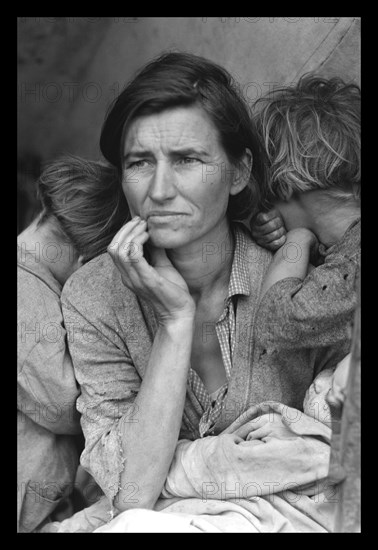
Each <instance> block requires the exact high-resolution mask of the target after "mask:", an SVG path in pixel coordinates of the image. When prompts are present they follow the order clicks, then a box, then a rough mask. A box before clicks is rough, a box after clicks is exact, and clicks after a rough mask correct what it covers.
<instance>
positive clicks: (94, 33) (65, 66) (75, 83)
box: [18, 17, 360, 231]
mask: <svg viewBox="0 0 378 550" xmlns="http://www.w3.org/2000/svg"><path fill="white" fill-rule="evenodd" d="M163 50H164V51H167V50H168V51H169V50H186V51H190V52H192V53H195V54H198V55H202V56H205V57H208V58H209V59H211V60H213V61H215V62H217V63H220V64H221V65H223V66H225V67H226V68H227V69H228V70H229V71H230V72H231V73H232V74H233V75H234V76H235V78H236V79H237V80H238V82H239V83H240V86H241V88H242V92H243V95H244V97H245V98H246V100H247V101H248V102H249V103H253V101H254V100H255V99H257V98H258V97H259V96H261V95H262V94H263V93H265V92H266V91H268V89H269V87H272V86H275V85H276V86H277V85H280V84H285V83H289V82H294V81H296V80H297V79H298V78H299V77H300V76H301V75H302V74H303V73H305V72H307V71H312V70H316V71H319V72H321V73H322V74H324V75H329V76H330V75H339V76H342V77H344V78H346V79H348V80H352V81H356V82H359V80H360V18H356V17H328V18H327V17H198V18H191V17H181V18H175V17H172V18H164V17H161V18H157V17H142V18H136V17H118V18H117V17H68V18H67V17H66V18H64V17H20V18H19V19H18V159H19V163H18V169H19V174H18V190H19V195H20V200H19V223H18V230H19V231H20V230H21V229H22V228H23V227H25V225H27V224H28V223H29V222H30V219H31V217H32V216H33V214H34V213H35V208H36V201H35V196H34V191H33V180H35V178H36V177H37V176H38V175H39V172H40V167H41V165H42V164H43V162H45V161H46V160H49V159H53V158H55V157H57V156H58V155H60V154H62V153H65V152H70V153H73V154H78V155H81V156H84V157H87V158H93V159H98V158H100V156H101V155H100V151H99V146H98V142H99V135H100V129H101V126H102V123H103V120H104V116H105V112H106V109H107V107H108V105H109V103H110V102H111V101H112V99H113V98H114V97H115V96H116V95H117V94H118V92H119V91H120V90H121V89H122V88H123V86H124V84H125V83H127V82H128V81H129V80H130V79H131V78H132V75H133V73H134V72H135V71H136V70H137V69H138V68H140V67H141V66H142V65H143V64H144V63H146V62H147V61H148V60H150V59H152V58H153V57H156V56H157V55H158V54H159V53H161V52H162V51H163Z"/></svg>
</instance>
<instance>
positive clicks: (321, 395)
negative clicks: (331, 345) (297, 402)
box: [303, 353, 351, 426]
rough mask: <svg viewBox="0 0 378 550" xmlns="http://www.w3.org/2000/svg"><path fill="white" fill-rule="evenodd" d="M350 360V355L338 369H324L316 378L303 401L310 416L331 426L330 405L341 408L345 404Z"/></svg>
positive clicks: (339, 364)
mask: <svg viewBox="0 0 378 550" xmlns="http://www.w3.org/2000/svg"><path fill="white" fill-rule="evenodd" d="M350 358H351V354H350V353H349V354H348V355H347V356H346V357H344V359H343V360H342V361H340V363H338V365H337V367H336V369H324V370H322V371H321V372H320V373H319V374H318V376H317V377H316V378H315V380H314V381H313V383H312V384H311V386H310V387H309V389H308V390H307V392H306V396H305V398H304V401H303V410H304V412H305V413H306V414H307V415H308V416H312V417H313V418H315V420H319V421H320V422H323V424H327V425H329V426H330V425H331V411H330V405H333V406H335V407H341V406H342V404H343V401H344V398H345V391H346V386H347V382H348V375H349V367H350Z"/></svg>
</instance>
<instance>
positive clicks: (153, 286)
mask: <svg viewBox="0 0 378 550" xmlns="http://www.w3.org/2000/svg"><path fill="white" fill-rule="evenodd" d="M148 239H149V234H148V232H147V223H146V221H145V220H141V219H140V218H139V217H138V216H137V217H135V218H133V219H132V220H131V221H130V222H128V223H126V224H125V225H124V226H123V227H122V228H121V229H120V230H119V231H118V233H117V234H116V235H115V237H114V238H113V240H112V242H111V243H110V245H109V246H108V253H109V254H110V256H111V258H112V260H113V262H114V263H115V265H116V267H117V269H118V270H119V272H120V273H121V278H122V282H123V284H124V285H125V286H127V287H128V288H129V289H130V290H132V291H133V292H135V294H137V295H138V296H140V297H142V298H145V299H147V300H149V301H150V302H151V304H152V306H153V307H154V309H155V311H156V313H157V315H158V317H159V321H160V322H162V323H165V322H169V321H175V320H179V319H185V318H191V317H192V318H193V317H194V313H195V303H194V300H193V299H192V297H191V295H190V293H189V289H188V286H187V284H186V282H185V280H184V279H183V278H182V277H181V275H180V274H179V272H178V271H177V270H176V269H175V268H174V267H173V265H172V263H171V262H170V260H169V259H168V257H167V254H166V252H165V250H164V249H162V248H155V247H150V248H149V252H150V256H151V265H150V264H149V263H148V262H147V261H146V259H145V257H144V255H143V245H144V244H145V243H146V242H147V240H148Z"/></svg>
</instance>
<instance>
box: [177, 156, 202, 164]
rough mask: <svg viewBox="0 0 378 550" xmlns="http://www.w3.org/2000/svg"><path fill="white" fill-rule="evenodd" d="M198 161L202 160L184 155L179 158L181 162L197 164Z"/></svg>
mask: <svg viewBox="0 0 378 550" xmlns="http://www.w3.org/2000/svg"><path fill="white" fill-rule="evenodd" d="M196 162H200V160H199V159H197V158H194V157H183V158H182V159H180V160H179V163H180V164H195V163H196Z"/></svg>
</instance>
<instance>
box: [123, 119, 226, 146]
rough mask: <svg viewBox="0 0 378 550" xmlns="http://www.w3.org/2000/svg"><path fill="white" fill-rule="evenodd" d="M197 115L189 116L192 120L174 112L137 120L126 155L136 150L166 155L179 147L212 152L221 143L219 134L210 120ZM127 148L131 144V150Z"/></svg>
mask: <svg viewBox="0 0 378 550" xmlns="http://www.w3.org/2000/svg"><path fill="white" fill-rule="evenodd" d="M196 114H197V113H195V112H194V113H193V114H192V115H191V116H189V121H188V116H186V117H184V116H182V115H183V113H180V114H179V113H172V112H171V113H169V114H167V113H165V116H162V115H160V116H159V115H151V116H148V117H144V118H142V119H139V120H136V121H135V123H134V124H132V126H131V128H130V130H129V132H128V133H127V136H126V140H125V148H124V150H125V153H126V152H128V151H130V149H132V150H133V149H137V148H138V149H141V150H150V149H151V148H152V150H154V149H155V150H162V151H163V152H164V153H169V152H171V151H172V150H174V149H178V148H182V149H196V148H201V149H206V150H207V151H209V153H211V152H212V151H213V149H214V145H215V143H217V144H218V143H219V137H218V132H217V130H216V128H215V127H213V126H212V123H211V121H210V120H208V119H207V118H206V117H205V118H203V117H202V116H201V117H200V118H199V117H198V116H195V115H196ZM193 115H194V116H193ZM174 117H176V119H174ZM151 119H153V120H151ZM209 124H210V125H209ZM201 126H202V128H201ZM214 138H215V139H214ZM127 145H129V147H127V149H128V151H127V150H126V146H127Z"/></svg>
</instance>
